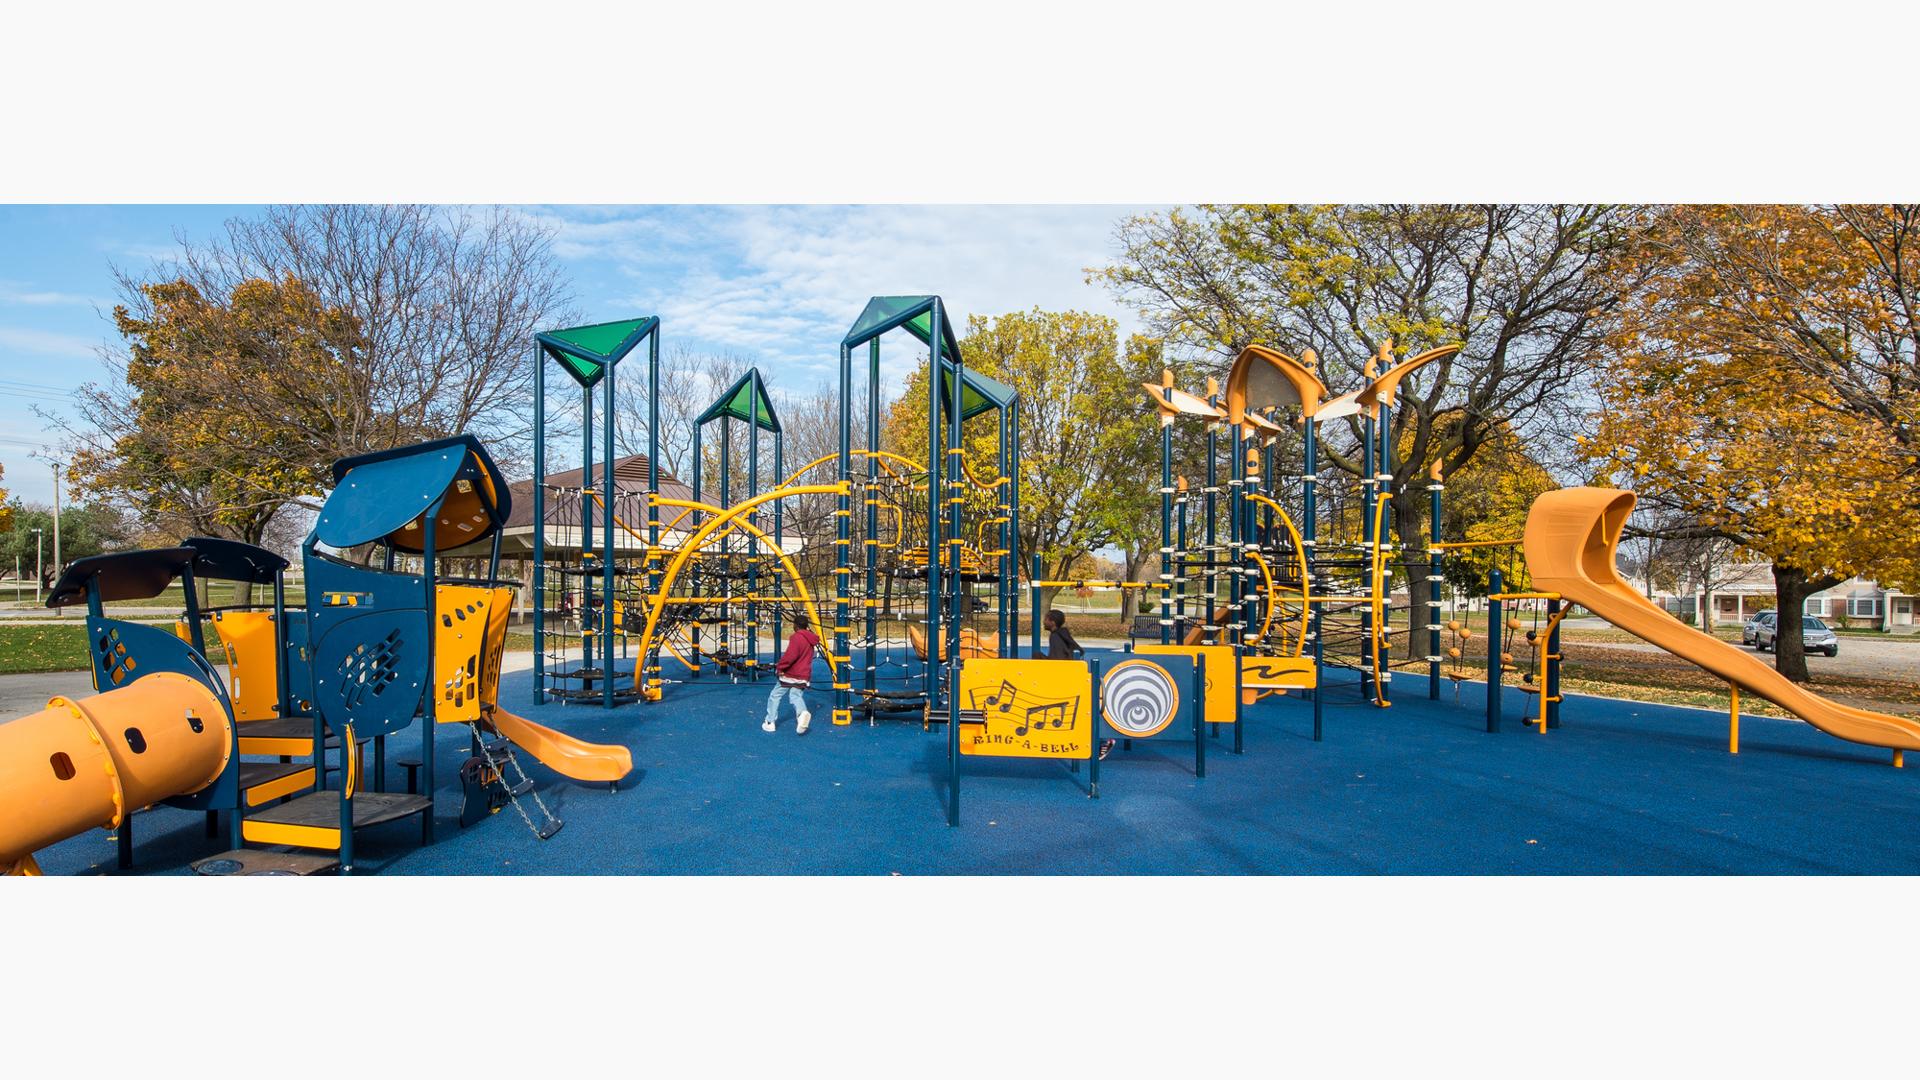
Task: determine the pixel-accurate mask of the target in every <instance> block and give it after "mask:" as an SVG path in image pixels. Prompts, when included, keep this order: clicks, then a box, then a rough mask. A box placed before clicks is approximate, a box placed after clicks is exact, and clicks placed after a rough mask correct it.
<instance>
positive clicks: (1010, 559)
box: [1000, 398, 1040, 658]
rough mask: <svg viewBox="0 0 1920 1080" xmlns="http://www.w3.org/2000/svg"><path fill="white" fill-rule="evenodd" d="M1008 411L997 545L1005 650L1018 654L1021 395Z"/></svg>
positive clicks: (1035, 615) (1033, 615) (1034, 616)
mask: <svg viewBox="0 0 1920 1080" xmlns="http://www.w3.org/2000/svg"><path fill="white" fill-rule="evenodd" d="M1007 413H1008V415H1009V416H1011V417H1012V419H1011V420H1010V421H1009V424H1008V427H1009V432H1010V437H1011V439H1012V440H1013V443H1012V450H1011V452H1010V453H1009V454H1008V456H1007V468H1008V469H1009V471H1008V472H1004V473H1002V474H1001V475H1002V476H1010V477H1012V478H1013V479H1012V480H1011V481H1010V482H1009V483H1008V484H1007V523H1006V530H1007V531H1006V537H1007V539H1006V542H1005V543H1002V544H1001V545H1000V547H1001V548H1002V549H1004V550H1005V551H1006V552H1007V574H1008V577H1007V580H1006V582H1005V588H1006V596H1007V604H1008V606H1009V607H1010V608H1011V609H1012V610H1011V612H1010V613H1009V615H1008V618H1007V630H1008V633H1007V637H1008V638H1009V639H1013V641H1014V646H1013V649H1012V650H1011V651H1009V652H1008V653H1007V655H1008V656H1011V657H1016V658H1017V657H1019V655H1020V645H1019V642H1018V638H1019V636H1020V399H1019V398H1015V399H1014V400H1013V401H1012V402H1010V403H1009V404H1008V405H1007ZM1039 620H1040V613H1039V612H1038V611H1029V612H1028V613H1027V621H1029V622H1033V623H1038V622H1039Z"/></svg>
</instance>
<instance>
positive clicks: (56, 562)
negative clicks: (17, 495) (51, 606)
mask: <svg viewBox="0 0 1920 1080" xmlns="http://www.w3.org/2000/svg"><path fill="white" fill-rule="evenodd" d="M46 460H47V464H48V466H50V467H51V468H52V469H53V570H54V573H56V574H57V573H59V572H60V465H61V463H60V462H58V461H55V460H54V459H53V458H51V457H49V458H47V459H46ZM66 613H67V612H66V609H65V608H56V609H55V610H54V614H55V615H57V616H61V617H65V615H66Z"/></svg>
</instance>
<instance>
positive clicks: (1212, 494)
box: [1200, 393, 1221, 642]
mask: <svg viewBox="0 0 1920 1080" xmlns="http://www.w3.org/2000/svg"><path fill="white" fill-rule="evenodd" d="M1207 404H1209V405H1212V406H1213V407H1214V408H1216V409H1217V408H1219V407H1220V395H1219V394H1217V393H1215V394H1211V395H1209V396H1208V398H1207ZM1220 423H1221V422H1220V421H1218V420H1209V421H1207V486H1206V487H1205V488H1204V489H1202V490H1203V492H1204V495H1205V497H1204V498H1202V499H1201V500H1200V502H1201V513H1202V514H1203V515H1205V518H1206V532H1205V534H1204V539H1205V541H1206V545H1207V547H1206V552H1207V557H1206V559H1205V560H1204V561H1202V562H1201V564H1200V565H1202V566H1204V567H1206V569H1207V576H1206V582H1207V592H1206V599H1205V600H1204V601H1202V608H1201V611H1200V625H1201V626H1203V627H1208V628H1211V627H1212V626H1213V625H1214V622H1213V613H1214V609H1215V608H1216V607H1217V606H1218V605H1219V601H1220V578H1219V573H1218V567H1219V565H1220V551H1219V548H1218V546H1217V541H1218V540H1219V533H1218V531H1217V529H1216V524H1215V519H1216V518H1217V517H1218V516H1219V501H1218V499H1217V498H1216V496H1217V495H1218V494H1219V492H1220V463H1219V460H1218V459H1219V457H1220ZM1200 640H1201V641H1203V642H1205V641H1208V640H1213V641H1218V640H1219V638H1218V637H1210V636H1209V634H1207V633H1205V632H1203V633H1202V635H1201V638H1200Z"/></svg>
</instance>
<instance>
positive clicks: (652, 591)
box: [535, 331, 780, 700]
mask: <svg viewBox="0 0 1920 1080" xmlns="http://www.w3.org/2000/svg"><path fill="white" fill-rule="evenodd" d="M698 426H699V425H695V427H698ZM777 445H778V444H776V446H777ZM775 453H776V454H777V453H778V450H776V451H775ZM659 500H660V334H659V332H658V331H656V332H654V333H651V334H648V335H647V600H648V602H649V603H651V602H653V600H654V599H655V598H656V597H658V596H659V595H660V554H659V552H660V505H659ZM779 513H780V509H779V506H778V505H777V504H776V505H775V507H774V515H775V517H774V519H773V520H774V522H775V527H776V528H778V523H779V521H780V518H779V516H778V515H779ZM535 520H538V517H537V516H536V518H535ZM655 655H656V656H657V655H658V651H657V650H656V652H655ZM693 662H694V663H695V664H698V663H699V662H700V659H699V657H698V656H696V657H694V661H693ZM650 663H651V664H658V663H659V661H658V660H652V659H650V658H648V657H645V656H640V657H635V658H634V672H633V688H634V690H635V691H637V692H640V696H641V698H642V700H645V698H646V694H645V690H646V688H647V676H648V675H649V674H650V673H649V672H646V671H643V670H641V669H642V668H643V667H645V666H647V665H648V664H650Z"/></svg>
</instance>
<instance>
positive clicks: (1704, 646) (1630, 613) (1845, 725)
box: [1523, 487, 1920, 760]
mask: <svg viewBox="0 0 1920 1080" xmlns="http://www.w3.org/2000/svg"><path fill="white" fill-rule="evenodd" d="M1633 501H1634V496H1633V492H1631V491H1620V490H1618V489H1615V488H1594V487H1577V488H1563V489H1561V490H1559V491H1549V492H1547V493H1546V494H1544V495H1542V496H1540V497H1539V498H1538V499H1536V500H1534V503H1533V507H1532V509H1530V510H1528V511H1527V531H1526V535H1525V539H1524V540H1523V544H1524V546H1525V550H1526V557H1527V573H1528V574H1529V575H1530V576H1531V577H1532V578H1533V587H1534V588H1536V589H1539V590H1541V591H1544V592H1553V593H1559V594H1560V596H1561V597H1563V598H1565V599H1567V600H1570V601H1572V602H1573V603H1576V604H1579V605H1580V606H1581V607H1584V608H1586V609H1587V610H1588V611H1591V612H1592V613H1594V614H1595V615H1598V616H1600V617H1601V618H1603V619H1605V620H1607V621H1608V622H1610V623H1612V624H1613V625H1615V626H1617V627H1619V628H1620V629H1622V630H1625V631H1627V632H1628V633H1630V634H1632V635H1634V636H1635V637H1638V638H1640V639H1642V640H1644V641H1647V642H1650V643H1651V644H1654V645H1657V646H1659V647H1660V648H1662V649H1665V650H1667V651H1668V652H1670V653H1673V654H1674V655H1675V656H1678V657H1680V658H1681V659H1683V660H1687V661H1690V662H1692V663H1694V664H1698V665H1699V666H1700V667H1702V668H1705V669H1706V670H1708V671H1710V672H1712V673H1713V674H1715V675H1718V676H1719V677H1720V678H1722V679H1725V680H1727V681H1728V682H1730V683H1733V684H1734V685H1736V686H1738V687H1740V688H1741V689H1743V690H1746V691H1748V692H1750V693H1753V694H1756V695H1758V696H1760V697H1763V698H1765V699H1767V700H1768V701H1771V702H1773V703H1774V704H1775V705H1778V706H1780V707H1781V708H1783V709H1785V710H1787V711H1788V712H1790V713H1792V714H1793V715H1795V716H1798V717H1799V718H1800V719H1802V720H1805V721H1806V722H1807V723H1809V724H1812V725H1813V726H1814V727H1817V728H1819V729H1820V730H1821V731H1824V732H1826V733H1827V734H1829V735H1832V736H1834V737H1835V738H1839V739H1845V740H1847V741H1848V742H1856V743H1862V744H1865V745H1867V746H1884V747H1888V748H1890V749H1893V750H1896V751H1906V750H1920V720H1912V719H1908V718H1906V717H1903V716H1892V715H1889V714H1887V713H1877V712H1872V711H1869V710H1867V709H1856V708H1853V707H1851V706H1848V705H1841V704H1838V703H1836V702H1832V701H1828V700H1827V699H1826V698H1823V697H1821V696H1819V695H1818V694H1814V693H1812V692H1810V691H1808V690H1807V689H1806V688H1804V687H1802V686H1800V685H1799V684H1797V683H1795V682H1793V681H1792V680H1790V679H1788V678H1787V677H1786V676H1784V675H1781V674H1780V673H1779V672H1777V671H1775V670H1774V669H1773V668H1771V667H1769V666H1767V665H1766V664H1765V663H1763V662H1761V661H1760V660H1758V659H1756V658H1755V657H1753V656H1751V655H1749V654H1747V653H1745V652H1742V651H1741V650H1739V649H1736V648H1734V647H1733V646H1732V645H1729V644H1727V643H1726V642H1724V641H1721V640H1720V639H1719V638H1716V637H1713V636H1711V635H1708V634H1703V633H1701V632H1700V631H1698V630H1695V629H1693V628H1692V627H1690V626H1687V625H1686V624H1685V623H1682V622H1681V621H1680V620H1678V619H1676V618H1674V617H1673V616H1671V615H1669V614H1667V613H1666V612H1665V611H1662V610H1661V609H1660V608H1658V607H1655V606H1654V604H1653V602H1652V601H1650V600H1647V599H1646V598H1645V597H1643V596H1641V595H1640V594H1639V593H1637V592H1635V591H1634V590H1633V588H1632V587H1631V586H1629V585H1628V584H1627V583H1626V582H1624V581H1622V580H1620V575H1619V573H1618V572H1617V571H1616V570H1615V569H1614V558H1615V553H1616V551H1617V550H1618V548H1619V546H1620V533H1621V530H1623V529H1625V528H1626V525H1627V516H1628V515H1629V514H1631V513H1632V512H1633ZM1896 760H1897V759H1896Z"/></svg>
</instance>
